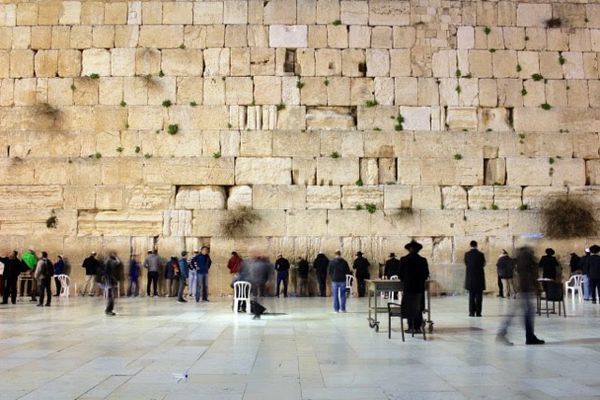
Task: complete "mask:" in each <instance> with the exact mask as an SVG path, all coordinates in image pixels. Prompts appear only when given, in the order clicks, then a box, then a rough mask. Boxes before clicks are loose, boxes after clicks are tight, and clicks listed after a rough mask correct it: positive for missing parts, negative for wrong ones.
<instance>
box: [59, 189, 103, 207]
mask: <svg viewBox="0 0 600 400" xmlns="http://www.w3.org/2000/svg"><path fill="white" fill-rule="evenodd" d="M63 193H64V194H63V195H64V203H63V207H64V208H67V209H93V208H94V207H95V206H96V204H95V201H96V190H95V188H93V187H89V186H70V185H69V186H65V188H64V190H63Z"/></svg>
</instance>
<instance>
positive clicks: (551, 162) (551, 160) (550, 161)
mask: <svg viewBox="0 0 600 400" xmlns="http://www.w3.org/2000/svg"><path fill="white" fill-rule="evenodd" d="M554 163H555V160H554V158H552V157H550V158H549V159H548V164H550V165H552V164H554Z"/></svg>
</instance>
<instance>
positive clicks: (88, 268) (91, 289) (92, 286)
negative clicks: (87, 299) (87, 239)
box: [79, 251, 100, 296]
mask: <svg viewBox="0 0 600 400" xmlns="http://www.w3.org/2000/svg"><path fill="white" fill-rule="evenodd" d="M99 264H100V262H99V261H98V260H97V259H96V252H95V251H92V253H91V254H90V255H89V256H88V257H87V258H86V259H85V260H83V265H82V267H83V268H84V269H85V284H84V285H83V289H81V292H80V293H79V294H80V295H82V296H85V292H86V291H87V292H88V295H90V296H93V295H94V293H95V292H96V274H97V273H98V267H99Z"/></svg>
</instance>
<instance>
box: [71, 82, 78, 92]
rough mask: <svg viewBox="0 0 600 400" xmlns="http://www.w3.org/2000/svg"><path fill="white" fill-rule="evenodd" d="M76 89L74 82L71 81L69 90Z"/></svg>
mask: <svg viewBox="0 0 600 400" xmlns="http://www.w3.org/2000/svg"><path fill="white" fill-rule="evenodd" d="M76 89H77V86H75V84H74V83H72V84H71V90H72V91H75V90H76Z"/></svg>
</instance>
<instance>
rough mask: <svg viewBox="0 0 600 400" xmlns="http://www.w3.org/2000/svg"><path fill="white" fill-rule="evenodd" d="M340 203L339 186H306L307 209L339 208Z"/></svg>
mask: <svg viewBox="0 0 600 400" xmlns="http://www.w3.org/2000/svg"><path fill="white" fill-rule="evenodd" d="M340 203H341V192H340V187H339V186H312V185H311V186H307V187H306V208H307V209H329V210H335V209H339V208H340V207H341V206H340Z"/></svg>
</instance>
